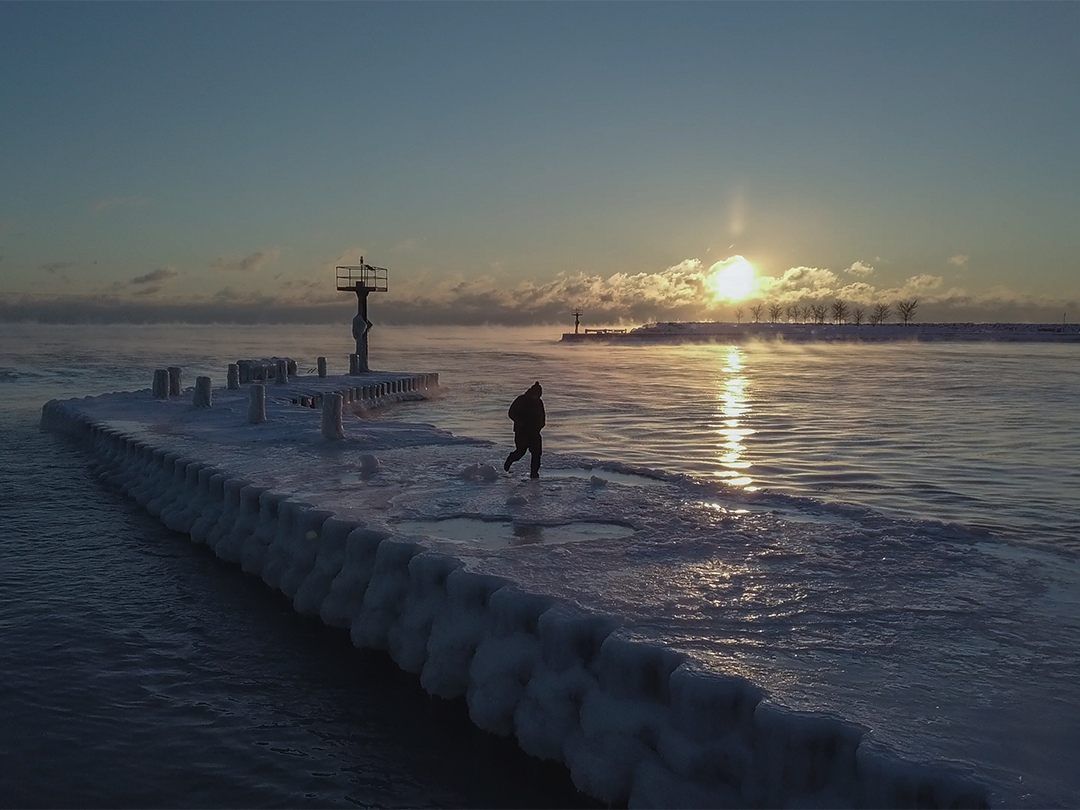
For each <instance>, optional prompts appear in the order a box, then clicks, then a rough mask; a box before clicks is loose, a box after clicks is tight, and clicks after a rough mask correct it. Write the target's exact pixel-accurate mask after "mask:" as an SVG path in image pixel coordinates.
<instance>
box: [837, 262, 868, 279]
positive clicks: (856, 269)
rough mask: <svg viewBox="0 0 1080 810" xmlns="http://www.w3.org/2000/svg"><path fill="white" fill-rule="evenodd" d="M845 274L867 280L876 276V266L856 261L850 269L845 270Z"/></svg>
mask: <svg viewBox="0 0 1080 810" xmlns="http://www.w3.org/2000/svg"><path fill="white" fill-rule="evenodd" d="M844 272H845V273H848V274H849V275H852V276H859V277H861V278H865V277H866V276H872V275H873V274H874V266H873V265H871V264H867V263H866V262H861V261H854V262H852V263H851V266H850V267H848V268H847V269H846V270H844Z"/></svg>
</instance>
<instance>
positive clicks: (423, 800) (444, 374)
mask: <svg viewBox="0 0 1080 810" xmlns="http://www.w3.org/2000/svg"><path fill="white" fill-rule="evenodd" d="M375 318H376V320H377V314H376V315H375ZM559 331H560V330H559V329H558V328H548V329H528V330H505V329H440V330H433V329H416V330H414V329H404V328H380V327H377V328H376V330H375V331H374V332H373V333H372V338H373V349H372V365H373V367H376V368H383V369H388V370H402V371H438V372H440V375H441V381H442V383H443V384H444V386H445V395H444V396H442V397H441V398H439V399H437V400H433V401H429V402H418V403H407V404H402V405H399V406H395V407H394V408H393V409H391V410H389V411H387V412H385V413H383V414H379V415H376V416H375V417H374V418H380V419H385V418H389V419H403V420H413V421H425V422H431V423H434V424H436V425H439V426H440V427H444V428H447V429H450V430H453V431H454V432H457V433H461V434H467V435H472V436H478V437H480V438H485V439H490V440H491V441H493V442H496V443H497V445H498V446H496V447H493V448H490V450H488V449H481V453H482V454H483V455H484V456H485V459H486V457H487V456H488V455H490V456H491V457H492V458H493V459H498V458H501V457H502V456H503V455H505V452H506V451H507V450H509V446H510V439H511V429H510V427H511V425H510V422H509V420H508V419H507V417H506V408H507V406H508V405H509V403H510V401H511V399H512V398H513V397H514V396H516V395H517V394H518V393H520V392H521V391H522V390H524V389H525V388H526V387H527V386H528V385H530V384H531V383H532V382H533V381H534V380H540V381H541V382H542V383H543V385H544V398H545V401H546V403H547V411H548V428H547V429H546V430H545V434H544V437H545V454H546V455H545V458H546V460H547V462H546V463H547V465H548V466H547V467H546V468H545V470H546V472H548V473H552V474H553V473H554V467H556V466H557V461H556V458H555V457H554V456H555V454H567V455H571V456H575V457H578V458H579V459H593V460H600V461H617V462H622V463H626V464H630V465H634V466H640V467H646V468H654V469H659V470H664V471H666V472H671V473H681V474H685V475H689V476H693V477H695V478H696V479H698V480H703V481H711V482H715V485H716V487H717V492H718V494H721V493H723V494H728V495H732V496H733V497H735V498H741V499H745V501H746V503H747V504H748V505H755V504H757V505H761V504H764V505H766V506H768V507H769V508H779V509H784V510H786V513H787V514H790V515H795V516H798V515H799V514H800V513H805V514H806V515H810V516H816V517H820V516H821V515H825V516H826V517H828V516H829V515H831V514H836V515H840V514H842V513H843V510H844V509H847V508H849V507H851V506H855V507H860V508H868V509H873V510H879V511H880V513H881V515H882V517H881V520H882V521H883V523H884V524H885V525H887V524H888V521H890V520H897V521H900V522H908V523H911V522H916V523H920V524H921V523H923V522H926V521H944V522H953V523H957V524H960V525H961V526H962V527H964V529H962V530H961V531H962V532H964V533H965V534H966V536H969V537H975V538H977V539H978V542H979V543H980V544H982V545H985V546H987V547H988V548H991V549H993V555H994V558H995V559H997V560H1000V563H1001V569H1002V570H1006V569H1014V570H1015V571H1016V572H1017V579H1016V590H1017V591H1021V590H1023V591H1025V592H1027V591H1028V590H1030V592H1031V593H1032V594H1034V595H1033V596H1031V597H1030V598H1031V599H1035V598H1038V599H1039V600H1040V601H1039V605H1050V606H1052V608H1053V609H1049V608H1047V609H1043V607H1040V609H1039V611H1033V612H1032V613H1031V615H1037V616H1043V617H1044V618H1045V621H1041V622H1040V626H1039V627H1032V628H1030V629H1029V630H1028V631H1027V635H1028V641H1029V642H1030V644H1029V646H1027V647H1023V648H1021V647H1018V646H1013V645H1014V642H1013V641H1011V640H1010V638H1009V637H1008V636H1009V634H1012V633H1014V632H1015V630H1014V629H1013V628H1011V627H1005V626H1004V625H1003V627H1002V635H1001V637H1000V642H1001V650H1000V651H993V650H992V651H989V652H987V653H986V656H985V657H978V658H977V660H978V666H979V667H981V668H983V669H985V668H987V667H992V666H993V663H992V662H993V661H998V662H999V663H1000V664H1001V665H1002V666H1003V667H1005V668H1007V669H1008V672H1009V675H1008V677H1007V678H1006V677H1003V678H1002V682H1001V684H999V686H1000V688H1001V690H1002V694H1005V693H1006V692H1007V691H1008V689H1007V687H1009V683H1010V679H1012V678H1014V676H1017V674H1018V673H1023V672H1026V671H1029V670H1030V672H1031V681H1030V682H1029V683H1026V684H1023V686H1024V689H1020V690H1017V692H1016V694H1017V695H1020V694H1021V693H1022V694H1023V696H1024V699H1025V700H1037V699H1038V698H1039V696H1040V695H1042V694H1044V693H1047V692H1048V689H1049V687H1050V686H1053V688H1054V689H1055V690H1057V691H1056V692H1055V694H1056V697H1055V698H1054V700H1055V701H1056V702H1057V708H1054V707H1053V705H1052V704H1051V709H1049V710H1048V716H1050V715H1056V716H1061V717H1068V716H1069V713H1070V712H1075V710H1076V708H1077V707H1076V704H1075V697H1076V696H1075V694H1073V692H1074V691H1075V690H1073V692H1067V691H1065V690H1066V689H1068V688H1069V687H1068V686H1067V683H1068V681H1067V679H1066V678H1065V673H1066V672H1068V671H1072V670H1071V668H1072V665H1073V664H1074V663H1075V662H1076V659H1077V654H1078V650H1077V649H1076V647H1075V639H1076V637H1077V628H1076V627H1075V620H1074V619H1070V618H1069V617H1070V616H1075V600H1076V597H1075V594H1073V593H1070V592H1062V593H1056V592H1054V590H1053V589H1054V587H1056V586H1055V585H1053V583H1050V582H1049V581H1044V580H1043V579H1040V578H1039V577H1037V576H1034V575H1033V574H1032V570H1033V566H1034V565H1035V563H1034V562H1033V561H1034V560H1042V561H1044V562H1040V563H1039V565H1054V563H1053V559H1054V558H1059V559H1060V560H1061V561H1062V563H1067V565H1068V566H1069V568H1070V570H1073V569H1074V568H1075V560H1076V557H1075V555H1076V552H1077V551H1080V541H1078V537H1080V515H1078V509H1077V500H1076V495H1075V493H1076V492H1078V491H1080V443H1077V442H1076V440H1075V436H1076V435H1077V430H1078V428H1080V415H1078V414H1077V409H1076V408H1075V403H1076V402H1077V401H1080V347H1075V346H1043V345H1026V344H915V343H912V344H877V345H867V346H859V345H851V344H843V345H835V344H833V345H799V346H790V345H784V344H776V343H754V344H746V345H741V346H731V345H694V346H605V345H574V346H570V345H560V344H559V343H557V342H556V341H557V337H558V332H559ZM350 344H351V340H350V338H349V335H348V330H347V327H346V326H344V325H335V326H333V327H329V326H327V327H293V326H288V327H265V326H263V327H236V326H218V327H190V326H162V327H136V326H117V327H77V326H59V327H57V326H40V325H23V324H19V325H8V326H6V327H5V332H4V335H3V337H0V420H2V421H0V431H2V434H3V436H2V440H3V447H4V448H5V451H6V452H5V459H4V461H5V463H4V464H3V465H2V467H0V469H2V472H0V476H2V481H0V487H2V495H3V509H4V524H5V532H4V534H3V536H2V539H0V554H2V559H3V561H4V567H5V571H6V572H7V573H8V576H7V577H6V578H5V582H6V584H5V585H4V586H3V589H2V590H0V624H2V626H4V627H5V628H6V632H5V643H6V644H7V645H8V649H9V651H11V653H12V656H13V657H12V658H11V659H10V660H11V661H14V662H16V664H15V665H13V666H10V667H9V668H8V670H9V672H10V674H11V677H10V678H9V679H8V680H7V682H6V683H5V684H4V686H3V688H2V690H0V714H3V715H4V716H5V717H9V718H14V721H15V722H13V723H8V724H6V725H5V728H6V730H5V731H0V754H2V755H3V758H4V760H5V761H6V762H11V763H14V765H15V767H14V768H6V769H5V772H4V773H3V774H0V796H5V797H9V798H10V799H11V801H12V802H13V803H15V804H20V805H35V804H38V805H47V804H79V805H112V804H128V805H133V804H153V805H167V804H176V805H189V804H195V805H214V804H227V805H266V804H290V805H292V804H346V803H360V804H373V805H381V806H385V805H394V804H410V805H411V804H450V805H453V804H470V805H475V804H510V803H513V802H515V801H517V800H518V799H515V798H513V797H514V796H515V795H517V794H515V792H514V787H513V784H514V781H515V780H518V779H529V778H532V779H535V778H536V773H535V772H533V771H530V770H529V768H528V766H527V765H525V764H523V763H521V762H517V761H514V760H513V759H512V758H511V760H510V761H509V764H505V765H503V764H500V765H499V768H498V769H493V770H489V769H488V768H486V767H485V766H484V758H485V757H502V756H504V753H499V752H504V749H502V748H498V747H496V748H494V749H491V750H487V749H483V746H484V745H485V744H486V743H485V742H484V739H485V738H483V736H482V735H479V734H478V733H477V734H476V735H473V736H469V735H470V734H471V732H470V731H469V730H468V728H467V725H466V723H465V721H464V719H463V718H462V717H460V716H458V717H454V716H452V715H453V712H452V711H449V712H445V711H442V710H440V709H438V708H432V707H431V704H430V702H429V701H428V700H427V698H425V697H423V695H422V693H420V691H419V689H418V688H417V687H415V684H413V683H412V682H411V681H410V680H409V679H408V678H407V677H402V678H399V677H398V676H397V674H396V672H395V671H394V670H393V669H392V667H391V666H390V665H389V664H387V663H386V662H385V661H383V660H381V659H379V658H378V657H372V656H365V655H363V654H361V653H358V652H356V651H353V650H352V649H351V648H350V647H349V644H348V640H347V638H344V637H343V636H340V634H336V633H334V632H333V631H328V630H326V629H325V628H322V627H320V626H318V625H316V624H313V623H311V622H307V621H304V620H302V619H300V618H299V617H296V616H295V615H294V614H292V612H291V609H290V608H289V606H288V605H287V604H285V603H283V602H280V600H277V599H276V598H275V597H274V596H273V595H272V594H269V593H267V592H266V591H265V589H264V588H263V587H262V585H261V584H260V583H258V582H255V581H253V580H250V579H249V578H246V577H244V576H242V575H241V574H240V573H239V571H236V570H233V569H231V568H230V567H228V566H223V565H221V564H220V562H219V561H217V560H216V559H214V558H213V557H212V556H210V555H208V554H207V553H206V552H205V550H203V549H199V548H195V547H192V546H191V545H190V543H188V542H187V540H186V539H185V538H182V537H179V536H177V535H172V534H170V533H169V532H167V531H165V530H164V529H162V528H161V527H160V526H159V525H158V524H157V523H156V521H154V520H152V519H151V518H149V516H147V515H144V514H142V513H141V512H140V511H139V510H137V509H136V508H135V507H134V506H133V505H131V504H129V503H127V502H125V501H123V500H122V499H120V498H119V497H118V496H116V495H114V494H112V493H109V492H107V491H106V490H104V489H102V488H101V487H100V486H99V485H98V484H97V483H96V482H95V481H94V480H93V479H92V478H90V477H89V476H88V475H87V474H86V470H85V459H84V458H82V457H81V456H80V455H79V453H77V452H76V451H75V450H74V449H73V448H71V447H70V446H69V445H67V444H66V443H65V442H64V441H63V440H61V439H59V438H57V437H53V436H50V435H45V434H41V433H39V432H38V431H37V429H36V422H37V418H38V414H39V409H40V406H41V404H42V403H43V402H44V401H46V400H47V399H49V398H52V397H72V396H82V395H86V394H96V393H101V392H105V391H112V390H126V389H133V388H146V387H148V386H149V382H150V375H151V372H152V369H154V368H156V367H160V366H165V365H180V366H183V367H184V373H185V384H186V385H190V384H191V383H192V382H193V381H194V378H195V376H196V375H198V374H210V375H211V376H212V377H213V378H214V381H215V384H218V385H220V384H223V383H224V376H225V375H224V369H225V364H226V363H227V362H231V361H233V360H235V359H237V358H240V357H253V356H268V355H271V354H279V355H289V356H292V357H296V358H298V359H299V360H300V366H301V369H305V368H310V367H313V366H314V363H315V357H316V356H317V355H327V356H328V358H329V360H330V366H331V371H332V372H334V371H342V370H344V368H345V367H346V365H347V362H346V359H347V354H348V352H349V350H350ZM346 429H348V424H347V425H346ZM457 472H458V471H457V470H447V475H455V474H456V473H457ZM928 536H933V535H928ZM943 542H944V541H943ZM927 559H930V560H933V559H935V557H934V556H933V555H928V556H927ZM1046 560H1050V562H1045V561H1046ZM997 575H998V574H995V576H997ZM1063 581H1066V582H1069V581H1071V580H1069V579H1068V578H1065V579H1064V580H1063ZM1002 592H1003V593H1005V592H1006V591H1005V590H1003V591H1002ZM1009 593H1011V591H1009ZM999 607H1000V606H999ZM1006 618H1007V617H1006V616H1002V621H1004V620H1005V619H1006ZM958 621H959V620H958ZM957 626H958V628H959V627H962V625H961V624H958V625H957ZM959 632H960V631H959V630H958V633H959ZM1055 639H1060V640H1061V646H1060V647H1057V648H1055V646H1054V642H1055ZM1031 645H1035V647H1037V648H1038V649H1040V650H1043V652H1041V653H1039V655H1040V656H1042V657H1041V658H1035V657H1030V656H1032V655H1034V653H1032V649H1034V648H1033V647H1032V646H1031ZM1016 650H1020V652H1016ZM927 656H928V657H930V653H929V652H927ZM1025 656H1027V657H1025ZM1029 658H1030V660H1029ZM1013 659H1015V660H1013ZM1021 659H1022V660H1021ZM972 660H976V657H974V655H973V657H972ZM864 665H865V666H868V665H869V664H864ZM853 671H858V667H857V666H854V665H853ZM955 675H956V677H957V678H958V679H963V678H964V677H966V676H965V674H964V672H963V671H962V668H961V669H959V670H958V671H957V672H956V673H955ZM1039 678H1043V679H1044V681H1039V680H1038V679H1039ZM939 683H940V682H934V681H933V680H932V679H928V680H927V686H926V688H936V687H937V686H938V685H939ZM372 685H374V686H372ZM854 685H855V686H857V680H856V681H855V682H854ZM904 688H909V689H921V688H923V685H922V684H914V685H912V684H908V685H906V686H905V687H904ZM957 688H962V685H958V687H957ZM1025 689H1026V691H1025ZM862 699H863V700H864V701H866V703H867V704H872V703H874V701H875V700H878V699H879V698H877V697H875V696H874V695H865V696H863V697H862ZM898 702H899V701H898ZM1017 704H1018V705H1031V704H1025V703H1024V702H1023V700H1021V699H1020V698H1019V697H1018V698H1017ZM1014 714H1016V712H1014ZM1021 714H1022V713H1021ZM1072 716H1074V717H1075V714H1073V715H1072ZM399 717H400V718H404V720H403V721H402V720H399ZM459 721H460V722H459ZM1010 722H1016V723H1017V724H1021V723H1022V722H1023V717H1019V716H1018V717H1017V718H1016V719H1015V721H1013V720H1010ZM1022 727H1023V726H1022V725H1018V728H1022ZM933 731H935V730H934V729H929V728H928V729H926V731H925V733H927V734H929V733H931V732H933ZM938 733H941V734H943V735H945V734H948V733H950V731H949V729H948V728H941V729H940V730H938ZM1031 733H1033V734H1035V733H1036V730H1035V729H1032V732H1031ZM1038 733H1039V734H1041V735H1042V736H1043V737H1046V738H1047V739H1050V740H1064V739H1073V740H1074V741H1075V740H1076V732H1075V731H1069V730H1068V729H1063V728H1061V727H1055V728H1053V729H1051V728H1050V726H1048V725H1045V724H1044V725H1043V726H1042V727H1041V728H1040V730H1039V732H1038ZM1070 735H1071V736H1070ZM477 746H479V747H480V748H479V749H478V750H481V752H482V755H481V756H480V757H476V756H469V755H467V753H462V754H461V755H460V756H458V755H457V754H454V755H453V756H451V758H450V761H449V764H448V765H446V766H445V767H439V766H436V765H433V764H432V763H433V762H444V761H445V757H446V756H448V753H447V752H448V751H450V750H461V751H466V752H467V751H468V750H469V749H470V748H473V749H476V748H477ZM1006 748H1007V746H1005V747H1003V748H1002V750H1001V752H1000V756H1001V757H1002V759H1003V760H1007V759H1010V758H1012V757H1013V754H1012V753H1011V752H1010V751H1008V750H1006ZM1015 759H1016V762H1015V770H1016V772H1017V773H1020V774H1023V773H1032V772H1035V771H1038V770H1039V769H1043V770H1044V771H1046V772H1049V771H1050V770H1052V768H1051V766H1049V765H1048V764H1047V763H1045V762H1038V763H1035V762H1027V761H1025V760H1024V756H1023V754H1022V753H1021V754H1020V755H1018V756H1016V757H1015ZM118 762H125V763H128V765H127V766H126V767H127V770H125V773H128V774H129V775H128V776H127V777H125V778H117V776H116V774H117V772H118V771H117V769H118V768H119V767H120V766H119V765H118V764H117V763H118ZM156 763H165V764H164V765H161V766H159V767H155V766H156ZM515 769H517V770H515ZM58 771H59V772H62V773H64V774H66V776H63V777H62V778H60V779H57V778H56V777H55V774H56V773H57V772H58ZM135 771H138V773H135ZM496 771H505V776H501V775H500V773H499V772H496ZM14 773H18V774H19V778H15V777H14V776H12V774H14ZM151 773H153V774H154V775H153V776H148V775H147V774H151ZM462 773H466V774H469V775H470V776H469V778H464V777H462V776H461V774H462ZM1048 778H1049V777H1048ZM1054 778H1057V776H1056V775H1055V776H1054ZM1062 784H1064V783H1062ZM1057 789H1060V790H1062V791H1064V790H1065V789H1064V788H1061V787H1060V786H1059V787H1058V788H1057ZM531 790H532V789H531ZM548 790H549V791H550V792H544V791H543V790H540V789H537V790H533V791H532V794H531V795H534V796H536V797H537V798H536V802H537V803H538V804H561V803H565V802H566V801H580V799H576V798H575V797H574V796H573V794H572V792H570V791H569V789H568V788H566V786H565V784H562V785H556V786H555V787H550V788H548ZM1041 795H1043V796H1046V795H1055V794H1048V793H1043V794H1041ZM1056 795H1059V796H1060V795H1066V794H1065V793H1064V792H1062V793H1059V794H1056ZM168 796H172V797H173V800H169V798H168Z"/></svg>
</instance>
